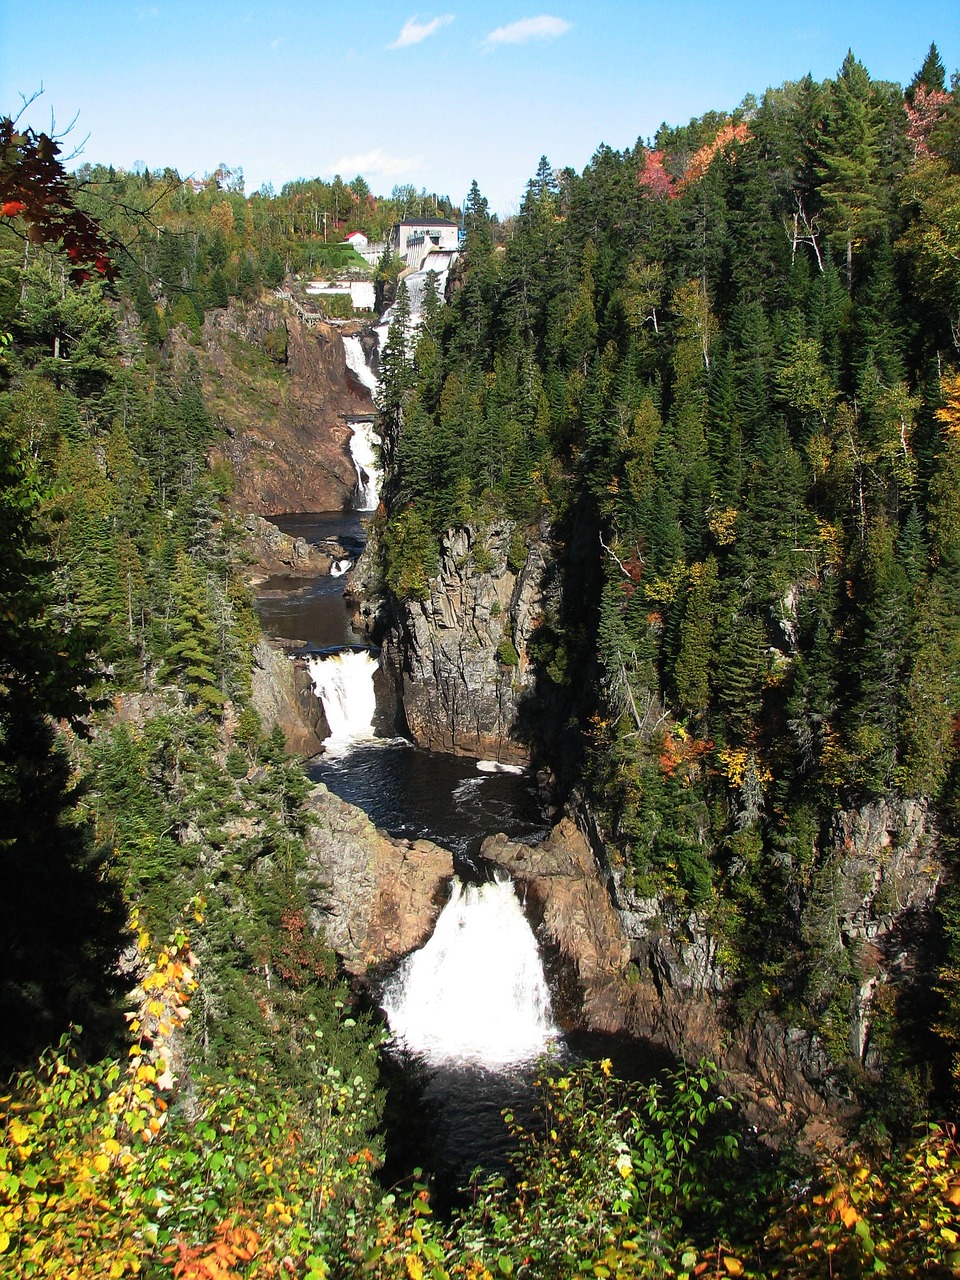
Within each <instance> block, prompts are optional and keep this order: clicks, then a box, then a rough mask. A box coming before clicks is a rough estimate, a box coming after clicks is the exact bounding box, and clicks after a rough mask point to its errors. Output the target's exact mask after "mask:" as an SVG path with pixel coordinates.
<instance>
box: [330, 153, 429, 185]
mask: <svg viewBox="0 0 960 1280" xmlns="http://www.w3.org/2000/svg"><path fill="white" fill-rule="evenodd" d="M422 166H423V160H422V159H421V157H420V156H391V155H388V154H387V153H386V152H385V151H384V150H383V149H382V148H381V147H377V149H376V150H375V151H365V152H364V153H363V154H362V155H356V156H341V157H340V159H339V160H338V161H337V162H336V164H331V165H328V166H327V170H326V171H327V173H339V174H340V176H341V177H342V178H343V179H344V181H345V182H349V181H350V179H351V178H355V177H356V175H357V174H358V173H360V174H363V175H364V177H368V176H372V175H374V174H379V175H380V176H381V177H384V178H400V177H403V176H404V175H405V174H410V173H415V172H416V171H417V170H418V169H420V168H422Z"/></svg>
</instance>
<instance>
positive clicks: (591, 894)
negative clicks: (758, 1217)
mask: <svg viewBox="0 0 960 1280" xmlns="http://www.w3.org/2000/svg"><path fill="white" fill-rule="evenodd" d="M483 854H484V856H485V857H487V858H489V859H490V860H491V861H493V862H496V863H498V864H499V865H501V866H503V867H505V868H506V869H507V870H509V871H510V873H511V874H512V875H513V876H514V877H515V878H516V879H517V880H518V882H519V883H520V884H521V885H522V887H523V889H524V892H525V894H526V900H527V903H528V907H529V909H530V912H531V915H532V917H533V919H534V920H535V922H536V923H537V925H538V928H539V931H540V936H541V939H542V941H543V943H544V944H545V946H546V947H547V949H548V952H550V951H553V952H555V953H557V954H558V955H559V956H560V958H561V962H562V964H563V965H564V966H565V967H566V970H567V973H568V975H570V976H572V978H573V979H574V983H573V986H574V989H575V990H578V992H579V999H580V1009H579V1019H580V1020H581V1021H582V1023H583V1025H585V1026H586V1027H588V1028H590V1029H593V1030H597V1031H609V1032H613V1031H622V1032H627V1033H630V1034H634V1035H639V1036H643V1037H646V1038H649V1039H651V1040H653V1041H655V1042H657V1043H659V1044H661V1045H663V1046H665V1047H666V1048H668V1049H669V1050H671V1052H673V1053H675V1054H677V1055H680V1056H682V1057H684V1058H686V1059H688V1060H689V1059H695V1058H697V1057H698V1056H700V1055H702V1054H705V1055H707V1056H709V1057H710V1058H712V1059H713V1060H714V1061H716V1062H717V1063H718V1064H719V1065H720V1066H721V1068H722V1069H723V1070H724V1071H725V1072H726V1074H727V1076H728V1078H729V1079H730V1082H731V1086H732V1087H733V1088H734V1089H735V1090H736V1092H737V1093H738V1095H739V1096H740V1097H741V1099H742V1100H743V1102H744V1106H745V1110H746V1113H747V1116H748V1118H749V1119H750V1120H751V1121H752V1122H753V1123H755V1124H757V1125H758V1127H760V1128H762V1129H763V1130H765V1131H769V1132H771V1133H772V1132H776V1131H782V1130H783V1128H784V1126H785V1125H786V1126H788V1127H793V1128H796V1129H797V1130H799V1131H801V1132H802V1134H803V1136H804V1138H805V1139H806V1140H808V1141H812V1140H815V1139H816V1138H818V1137H826V1136H829V1135H831V1134H832V1133H833V1130H834V1126H835V1124H836V1122H837V1121H838V1120H839V1119H841V1118H842V1117H843V1116H844V1114H845V1113H847V1112H848V1110H849V1105H848V1102H847V1100H846V1099H845V1098H844V1097H842V1096H841V1095H839V1094H837V1093H836V1091H835V1088H834V1086H833V1082H832V1078H831V1070H832V1069H831V1063H830V1060H829V1058H828V1055H827V1053H826V1051H825V1049H824V1046H823V1044H822V1042H821V1039H820V1037H819V1035H818V1034H817V1029H816V1028H815V1027H789V1026H786V1025H784V1024H783V1023H782V1022H780V1021H779V1020H778V1019H777V1018H775V1017H773V1016H771V1015H769V1014H763V1013H761V1014H758V1015H756V1016H754V1017H752V1018H750V1019H749V1020H747V1021H745V1022H744V1021H738V1020H736V1019H734V1018H732V1015H731V1010H730V1007H729V1002H728V999H727V990H728V979H727V975H726V973H725V972H724V968H723V964H722V959H721V951H720V948H719V947H718V945H717V941H716V939H715V938H714V937H713V936H712V934H711V932H710V930H709V928H708V925H707V922H706V920H705V919H703V918H702V917H700V916H698V915H696V914H695V913H694V914H686V915H680V914H678V913H677V912H676V910H675V909H671V908H670V907H669V905H668V904H666V903H665V902H663V901H661V900H660V899H656V898H652V899H635V898H631V896H630V895H629V893H628V892H626V890H625V889H624V887H623V883H622V877H615V876H613V875H611V874H610V873H609V872H607V871H604V870H601V869H600V868H599V867H598V865H597V862H596V860H595V857H594V854H593V850H592V848H591V845H590V842H589V841H588V840H587V838H586V837H585V836H584V834H583V833H582V832H581V831H580V830H579V828H578V827H577V825H576V824H575V823H574V822H573V821H572V820H570V819H569V818H567V819H564V820H563V821H562V822H561V823H560V824H559V825H558V826H556V827H555V828H554V829H553V831H552V832H551V834H550V836H549V837H548V838H547V840H545V841H544V842H543V843H542V844H541V845H538V846H535V847H530V846H528V845H523V844H519V843H517V842H514V841H510V840H508V839H507V838H506V837H505V836H502V835H497V836H493V837H491V838H490V839H488V840H487V841H486V842H485V843H484V846H483ZM823 880H824V883H825V884H827V886H828V888H829V894H830V899H829V900H830V902H831V904H832V905H831V908H830V912H829V913H828V915H829V919H828V920H826V921H824V920H821V922H820V927H821V928H824V929H828V930H830V929H832V930H833V931H834V934H835V941H836V946H837V947H843V948H854V949H855V953H856V955H857V962H858V963H859V964H860V966H861V972H862V974H863V981H862V984H861V987H860V991H859V993H858V994H857V996H856V998H855V999H856V1007H855V1009H854V1011H853V1012H854V1017H853V1020H852V1031H851V1044H850V1049H851V1052H852V1053H853V1054H854V1055H855V1056H859V1058H860V1060H861V1062H862V1063H863V1066H864V1068H865V1069H866V1070H868V1071H871V1070H879V1069H880V1068H881V1067H882V1064H881V1063H879V1061H878V1060H877V1058H876V1055H875V1051H874V1050H873V1049H872V1047H871V1043H870V1014H871V997H872V994H873V992H874V991H875V990H876V988H877V987H878V986H880V985H882V984H887V983H897V982H900V981H903V980H904V978H905V977H908V976H909V969H910V959H909V949H908V948H907V947H906V946H905V936H906V935H907V934H908V933H909V928H910V924H911V921H915V920H916V918H917V917H918V915H922V912H923V910H924V908H925V907H926V906H927V905H928V904H929V902H930V900H931V898H932V895H933V893H934V891H935V888H936V884H937V866H936V861H935V857H934V842H933V841H932V839H931V837H930V833H929V829H928V823H927V815H926V813H925V811H924V810H923V808H922V807H921V806H919V805H912V804H909V803H903V804H898V805H885V804H875V805H870V806H867V807H866V808H865V809H863V810H860V811H850V812H845V813H841V814H839V815H838V817H837V820H836V823H835V829H834V837H833V843H832V848H831V851H830V853H829V855H828V857H827V859H826V861H825V864H824V869H823ZM569 986H570V984H569V983H568V984H567V987H568V988H569Z"/></svg>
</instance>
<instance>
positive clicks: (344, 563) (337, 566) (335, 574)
mask: <svg viewBox="0 0 960 1280" xmlns="http://www.w3.org/2000/svg"><path fill="white" fill-rule="evenodd" d="M352 564H353V561H352V560H334V561H333V563H332V564H331V565H330V577H331V578H342V577H343V575H344V574H345V573H346V572H347V570H348V569H349V568H350V566H351V565H352Z"/></svg>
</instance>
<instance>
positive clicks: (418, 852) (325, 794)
mask: <svg viewBox="0 0 960 1280" xmlns="http://www.w3.org/2000/svg"><path fill="white" fill-rule="evenodd" d="M307 809H308V812H309V813H311V814H312V816H313V818H314V822H313V823H312V824H311V825H310V827H309V829H308V834H307V855H308V856H307V866H308V872H309V881H308V885H307V888H308V895H309V897H310V900H311V903H312V907H313V914H314V919H313V925H314V927H315V928H319V927H322V928H323V930H324V933H325V936H326V939H327V942H328V943H329V945H330V946H331V947H333V948H334V950H335V951H336V952H337V953H338V955H340V957H341V958H342V959H343V962H344V965H345V967H346V968H347V969H348V970H349V971H350V972H352V973H357V974H360V973H364V972H366V971H367V970H368V969H373V968H377V967H378V966H380V965H382V964H384V963H387V962H391V961H396V960H397V959H399V958H400V956H403V955H406V953H407V952H408V951H412V950H414V949H415V948H417V947H420V946H423V944H424V943H425V942H426V940H427V938H428V937H429V936H430V934H431V932H432V930H433V926H434V924H435V923H436V919H437V916H438V915H439V913H440V909H441V907H442V906H443V903H444V901H445V899H446V892H447V887H448V885H449V882H450V879H451V877H452V875H453V855H452V854H451V853H450V852H449V851H448V850H446V849H441V848H440V846H439V845H435V844H432V843H431V842H430V841H429V840H413V841H410V840H397V839H394V838H393V837H392V836H388V835H387V834H386V833H385V832H383V831H379V830H378V829H377V828H376V827H375V826H374V825H373V823H372V822H371V821H370V819H369V818H368V817H367V816H366V815H365V814H364V813H362V812H361V811H360V810H359V809H357V808H354V806H353V805H350V804H347V803H346V802H345V801H343V800H340V799H338V797H337V796H335V795H332V794H331V793H330V792H329V791H328V790H327V789H326V787H324V786H322V785H317V786H316V787H314V789H313V792H312V794H311V796H310V798H309V799H308V801H307Z"/></svg>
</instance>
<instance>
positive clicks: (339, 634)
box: [255, 576, 357, 649]
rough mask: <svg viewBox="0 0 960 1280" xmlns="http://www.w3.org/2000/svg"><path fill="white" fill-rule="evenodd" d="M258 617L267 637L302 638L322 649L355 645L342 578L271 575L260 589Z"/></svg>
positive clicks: (258, 589)
mask: <svg viewBox="0 0 960 1280" xmlns="http://www.w3.org/2000/svg"><path fill="white" fill-rule="evenodd" d="M255 603H256V608H257V616H258V617H259V619H260V626H261V627H262V628H263V630H264V631H265V632H266V634H267V635H268V636H275V637H277V638H278V639H280V640H302V641H303V643H304V644H313V645H316V646H317V648H320V649H332V648H337V647H340V646H345V645H351V644H356V642H357V635H356V632H355V631H354V630H353V629H352V627H351V626H350V610H348V608H347V605H346V603H345V601H344V599H343V579H342V578H334V577H329V576H328V577H323V578H310V579H305V578H303V579H301V578H286V577H277V578H268V579H267V581H266V582H264V583H262V584H261V585H260V586H259V587H258V588H257V598H256V602H255Z"/></svg>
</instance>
